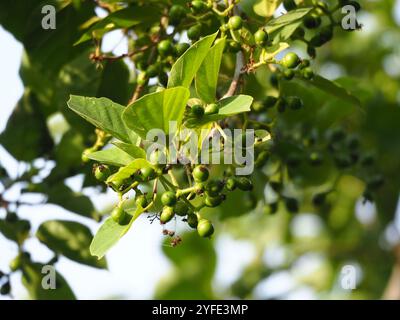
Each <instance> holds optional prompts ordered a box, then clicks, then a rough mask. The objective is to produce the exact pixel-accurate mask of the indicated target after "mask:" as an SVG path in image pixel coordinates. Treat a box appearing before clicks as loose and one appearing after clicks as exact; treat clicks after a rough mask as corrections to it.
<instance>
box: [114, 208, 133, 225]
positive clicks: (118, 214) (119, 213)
mask: <svg viewBox="0 0 400 320" xmlns="http://www.w3.org/2000/svg"><path fill="white" fill-rule="evenodd" d="M111 217H112V219H113V220H114V221H115V222H116V223H118V224H120V225H127V224H128V223H129V221H130V215H129V214H128V213H127V212H126V211H125V210H124V209H122V208H121V207H115V208H114V209H113V211H112V212H111Z"/></svg>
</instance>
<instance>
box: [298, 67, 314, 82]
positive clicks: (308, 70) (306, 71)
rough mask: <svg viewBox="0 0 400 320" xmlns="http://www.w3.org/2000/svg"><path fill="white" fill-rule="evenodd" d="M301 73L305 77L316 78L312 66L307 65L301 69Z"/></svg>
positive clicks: (308, 78)
mask: <svg viewBox="0 0 400 320" xmlns="http://www.w3.org/2000/svg"><path fill="white" fill-rule="evenodd" d="M301 75H302V76H303V78H304V79H307V80H311V79H312V78H314V71H312V69H311V68H308V67H307V68H304V69H303V70H301Z"/></svg>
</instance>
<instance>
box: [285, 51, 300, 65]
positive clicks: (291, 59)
mask: <svg viewBox="0 0 400 320" xmlns="http://www.w3.org/2000/svg"><path fill="white" fill-rule="evenodd" d="M299 63H300V58H299V56H298V55H297V54H295V53H294V52H289V53H287V54H286V55H285V56H284V57H283V59H282V60H281V64H282V65H283V66H284V67H286V68H290V69H294V68H296V67H297V66H298V65H299Z"/></svg>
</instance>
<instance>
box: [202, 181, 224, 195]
mask: <svg viewBox="0 0 400 320" xmlns="http://www.w3.org/2000/svg"><path fill="white" fill-rule="evenodd" d="M223 188H224V184H223V182H222V181H220V180H210V181H209V182H208V183H207V185H206V188H205V189H206V194H207V195H208V196H210V197H216V196H218V195H219V193H220V192H221V191H222V189H223Z"/></svg>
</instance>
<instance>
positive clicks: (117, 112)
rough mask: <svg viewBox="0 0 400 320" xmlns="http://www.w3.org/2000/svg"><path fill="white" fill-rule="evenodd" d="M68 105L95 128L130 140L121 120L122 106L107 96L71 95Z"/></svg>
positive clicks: (121, 138)
mask: <svg viewBox="0 0 400 320" xmlns="http://www.w3.org/2000/svg"><path fill="white" fill-rule="evenodd" d="M67 104H68V107H69V108H71V109H72V110H73V111H75V112H76V113H77V114H79V115H80V116H81V117H82V118H84V119H85V120H87V121H88V122H90V123H91V124H93V125H95V126H96V127H97V128H99V129H102V130H104V131H105V132H108V133H110V134H112V135H113V136H114V137H116V138H118V139H120V140H122V141H124V142H130V139H129V132H128V128H127V127H126V126H125V124H124V122H123V121H122V112H123V111H124V109H125V108H124V107H123V106H121V105H120V104H118V103H115V102H112V101H111V100H110V99H107V98H88V97H80V96H73V95H71V97H70V99H69V101H68V102H67Z"/></svg>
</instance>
